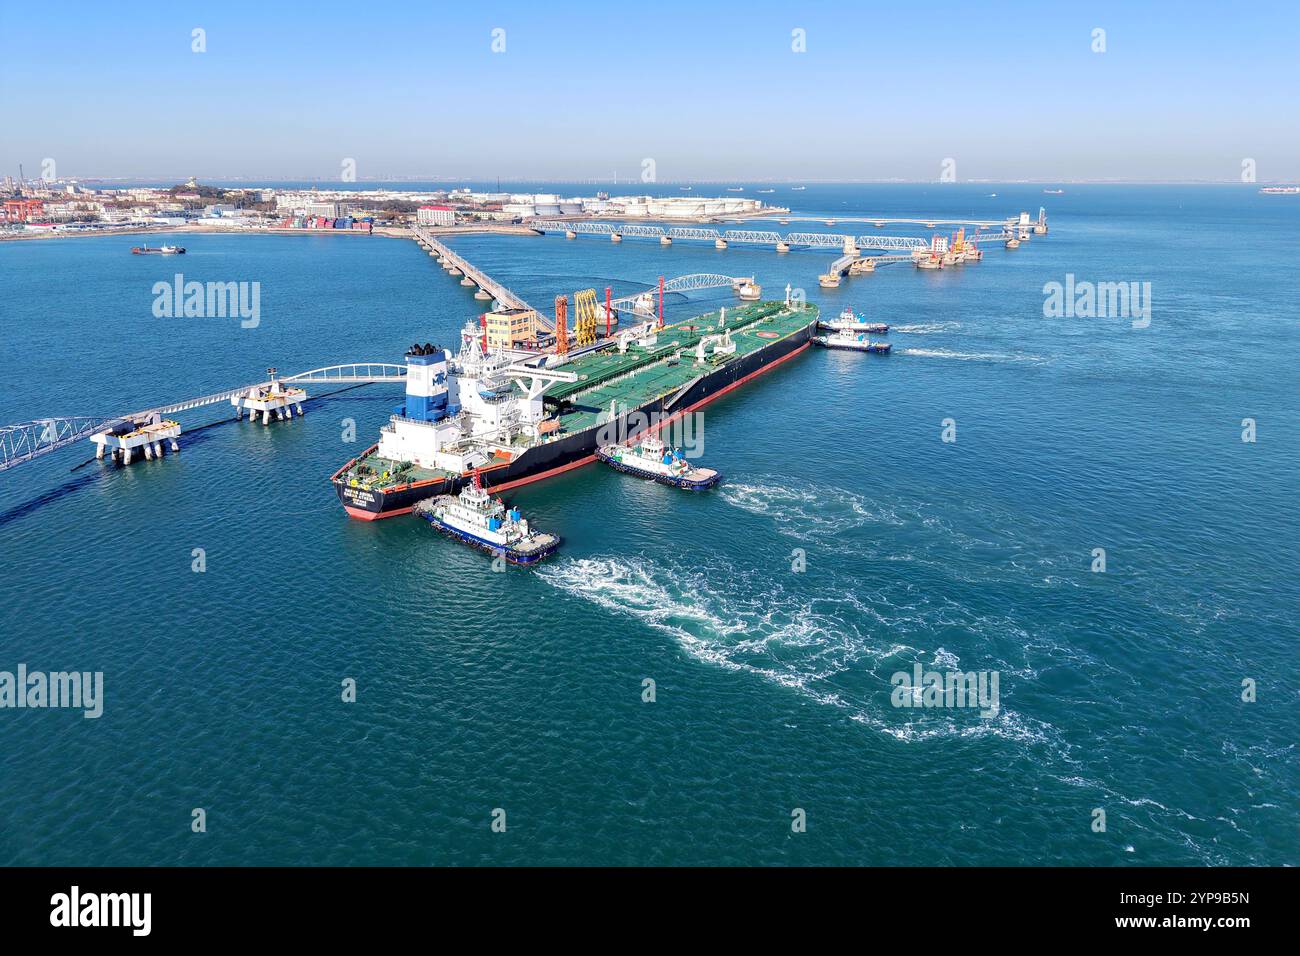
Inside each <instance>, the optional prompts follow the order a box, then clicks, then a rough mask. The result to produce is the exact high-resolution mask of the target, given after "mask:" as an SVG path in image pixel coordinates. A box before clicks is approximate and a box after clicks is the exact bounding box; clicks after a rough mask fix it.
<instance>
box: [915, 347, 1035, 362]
mask: <svg viewBox="0 0 1300 956" xmlns="http://www.w3.org/2000/svg"><path fill="white" fill-rule="evenodd" d="M898 352H899V354H901V355H915V356H919V357H921V358H944V359H956V360H958V361H961V362H1022V363H1026V364H1032V365H1041V364H1042V363H1044V362H1047V361H1050V360H1049V359H1047V358H1045V357H1044V356H1042V355H1025V354H1016V353H1012V352H954V351H953V350H952V349H899V350H898Z"/></svg>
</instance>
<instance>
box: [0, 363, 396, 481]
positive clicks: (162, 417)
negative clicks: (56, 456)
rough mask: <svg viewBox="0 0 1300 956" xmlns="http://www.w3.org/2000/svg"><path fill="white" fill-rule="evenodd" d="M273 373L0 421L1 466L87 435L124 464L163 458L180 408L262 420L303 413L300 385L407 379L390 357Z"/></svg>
mask: <svg viewBox="0 0 1300 956" xmlns="http://www.w3.org/2000/svg"><path fill="white" fill-rule="evenodd" d="M275 373H276V370H275V369H268V370H267V375H268V377H267V379H266V380H264V381H262V382H256V383H254V384H251V385H241V386H239V387H238V388H228V389H223V390H222V391H219V392H213V393H211V394H208V395H200V396H197V397H195V398H187V399H184V400H182V401H179V402H173V403H172V404H170V405H161V406H158V407H155V408H149V409H145V410H143V411H139V412H129V413H127V414H125V415H112V416H107V415H98V416H96V415H74V416H69V417H65V418H42V419H37V420H35V421H30V422H23V423H22V424H19V425H6V426H0V471H8V470H9V469H10V468H16V467H18V466H19V465H23V464H26V463H27V462H29V461H32V460H34V459H36V458H40V457H42V456H43V455H47V454H49V453H50V452H54V451H58V450H59V449H60V448H66V447H68V446H69V445H72V444H74V443H76V442H78V441H83V440H87V439H88V440H89V441H91V442H92V443H94V445H95V457H96V458H106V457H111V458H112V459H113V460H114V461H116V462H120V463H121V464H123V465H129V464H131V462H132V461H133V460H135V456H136V454H137V453H139V454H142V455H143V456H144V457H145V458H146V459H149V458H155V457H158V458H161V457H162V455H163V452H164V451H166V450H170V451H173V452H176V451H179V450H180V442H179V439H180V436H181V425H180V423H179V422H177V421H176V420H175V419H174V418H172V417H171V416H173V415H176V414H178V413H180V412H184V411H189V410H191V409H195V408H202V407H204V406H209V405H221V404H230V405H232V406H233V407H234V409H235V417H236V418H240V417H242V416H243V414H244V413H245V412H247V413H248V417H249V419H250V420H255V419H256V417H257V415H258V414H259V413H260V414H261V416H262V423H263V424H269V423H270V422H271V420H272V419H273V418H275V419H284V420H288V419H290V418H292V417H293V413H294V411H295V410H296V411H297V412H298V414H299V415H301V414H302V413H303V409H302V405H303V403H304V402H306V401H307V398H308V396H307V391H306V389H305V388H303V387H302V386H304V385H309V384H318V385H326V386H340V385H364V384H370V383H373V382H405V381H406V366H405V365H395V364H393V363H391V362H353V363H349V364H346V365H330V366H326V367H324V368H317V369H312V370H311V371H308V372H298V373H297V374H295V375H287V376H283V377H277V376H276V374H275Z"/></svg>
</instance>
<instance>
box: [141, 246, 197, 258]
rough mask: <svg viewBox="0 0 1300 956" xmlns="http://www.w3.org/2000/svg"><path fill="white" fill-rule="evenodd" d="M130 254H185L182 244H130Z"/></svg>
mask: <svg viewBox="0 0 1300 956" xmlns="http://www.w3.org/2000/svg"><path fill="white" fill-rule="evenodd" d="M131 255H133V256H183V255H185V247H184V246H148V245H145V246H132V247H131Z"/></svg>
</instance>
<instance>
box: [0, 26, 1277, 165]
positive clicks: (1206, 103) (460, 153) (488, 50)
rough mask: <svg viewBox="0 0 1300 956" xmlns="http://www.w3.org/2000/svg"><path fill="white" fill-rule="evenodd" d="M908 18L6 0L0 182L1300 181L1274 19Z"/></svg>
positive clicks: (1, 73) (0, 64) (1, 68)
mask: <svg viewBox="0 0 1300 956" xmlns="http://www.w3.org/2000/svg"><path fill="white" fill-rule="evenodd" d="M929 9H930V10H931V12H932V14H933V15H932V16H929V17H926V18H924V19H922V18H919V17H917V16H915V14H914V13H912V12H910V11H908V10H905V9H901V8H899V9H881V10H873V11H872V12H871V14H870V16H869V17H866V16H860V15H857V14H847V15H846V13H845V11H844V10H842V9H834V8H827V9H825V10H805V9H803V8H800V7H798V6H792V5H790V4H788V3H783V4H776V3H771V2H766V3H763V2H760V3H754V4H747V5H746V6H745V7H744V8H743V11H734V12H726V11H720V10H714V9H703V8H697V7H689V6H687V5H685V4H681V3H665V4H660V5H657V6H655V7H654V8H653V9H645V10H642V9H640V8H638V9H630V10H629V9H623V8H619V9H612V8H609V7H607V6H606V5H597V4H590V3H577V4H571V5H568V7H567V8H566V10H567V12H565V11H561V10H560V9H558V8H556V7H547V8H545V9H542V8H538V7H536V6H532V5H510V4H506V5H502V6H501V7H499V8H495V9H493V10H492V11H491V12H480V11H478V10H476V9H452V10H440V9H434V8H431V7H429V6H428V5H417V4H411V5H405V6H402V5H399V6H395V7H392V8H386V9H385V11H384V16H383V18H382V19H381V20H378V21H376V22H374V23H369V22H365V21H361V22H358V20H357V11H356V8H355V6H353V5H344V4H339V3H321V4H314V5H312V6H310V7H303V8H301V9H300V10H297V11H292V10H287V9H280V8H273V7H267V6H259V5H254V4H251V3H247V2H232V3H229V4H224V5H222V6H221V7H220V8H217V9H213V10H182V9H178V8H176V7H157V6H152V5H151V6H144V5H135V6H130V5H128V6H125V7H116V6H114V7H101V6H98V5H95V4H90V3H62V4H60V3H55V4H50V5H41V6H39V7H34V6H24V7H12V8H11V9H10V10H9V11H8V12H6V14H5V17H4V20H5V33H6V37H7V39H8V40H9V43H8V44H7V53H6V57H5V58H4V60H3V61H0V89H3V90H4V91H5V92H4V105H5V110H6V114H7V119H8V124H7V131H6V137H5V141H4V143H3V144H2V145H0V170H2V171H3V174H6V175H11V176H17V175H18V167H19V164H20V163H21V164H22V165H23V171H24V175H25V176H26V177H27V178H28V179H33V180H34V179H37V178H40V177H41V175H42V172H43V170H45V169H49V168H50V167H51V162H50V161H52V167H53V169H54V172H55V177H56V178H79V179H103V180H176V181H183V180H184V179H186V178H188V177H189V176H191V175H192V176H196V177H198V178H199V179H204V180H228V181H236V180H240V181H250V182H251V181H277V180H278V181H286V180H287V181H294V180H297V181H319V182H330V181H335V182H338V181H343V180H344V177H345V176H346V175H348V173H346V172H345V170H346V169H347V168H348V164H349V163H350V164H351V167H350V168H351V169H352V170H353V171H354V174H355V177H356V181H358V182H402V181H425V182H429V181H439V180H445V181H457V180H472V181H490V180H493V179H495V178H496V177H498V176H499V177H500V178H501V179H502V180H503V181H506V180H509V181H512V182H591V183H602V182H612V181H613V179H614V177H615V175H616V174H617V178H618V181H619V182H620V183H626V184H629V185H631V184H634V183H637V182H640V181H641V176H642V175H643V170H648V171H649V174H650V175H652V176H653V180H654V181H657V182H660V183H688V182H692V183H694V182H699V183H709V182H716V183H729V182H730V183H745V182H753V183H760V182H767V183H779V182H790V183H812V182H825V183H837V182H843V183H890V182H898V183H931V182H938V181H940V180H941V179H942V178H944V177H945V176H947V177H950V178H952V179H955V180H956V181H957V182H967V183H989V184H997V183H1016V182H1024V183H1034V184H1037V183H1075V184H1084V183H1111V184H1121V183H1169V184H1196V183H1207V184H1210V183H1232V182H1241V181H1243V179H1244V178H1245V177H1244V173H1243V171H1244V170H1245V168H1246V164H1249V168H1250V170H1251V173H1252V175H1251V177H1250V179H1249V180H1247V181H1258V182H1260V183H1270V182H1294V181H1296V180H1297V179H1300V130H1297V128H1296V124H1294V123H1289V122H1285V121H1284V119H1285V118H1286V117H1288V116H1291V117H1293V116H1295V115H1296V112H1297V110H1296V106H1297V103H1296V102H1295V101H1296V99H1297V96H1296V92H1295V83H1294V65H1295V56H1296V39H1297V36H1300V29H1297V28H1298V27H1300V10H1298V9H1297V8H1296V7H1294V6H1293V5H1288V4H1282V3H1263V4H1257V5H1252V6H1250V7H1249V8H1234V9H1232V10H1230V11H1225V10H1222V9H1220V8H1218V7H1217V6H1215V5H1213V4H1210V3H1191V4H1176V5H1175V4H1172V3H1170V4H1154V5H1151V6H1147V7H1140V8H1130V7H1128V6H1126V5H1123V4H1114V3H1100V4H1090V5H1089V8H1088V9H1087V10H1086V11H1084V10H1082V9H1080V10H1075V9H1054V8H1047V9H1042V8H1039V7H1037V6H1035V5H1032V4H1028V3H1006V4H999V5H996V6H979V7H976V6H971V5H969V4H952V5H943V4H940V5H938V6H936V7H933V8H929ZM1099 30H1100V31H1104V33H1101V34H1099V33H1098V31H1099ZM196 31H201V32H196Z"/></svg>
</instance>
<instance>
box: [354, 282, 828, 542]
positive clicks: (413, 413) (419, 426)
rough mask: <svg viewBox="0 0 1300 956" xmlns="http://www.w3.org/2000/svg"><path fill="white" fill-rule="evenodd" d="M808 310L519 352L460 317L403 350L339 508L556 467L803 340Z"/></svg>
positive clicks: (789, 308) (369, 510) (385, 511)
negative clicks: (455, 341)
mask: <svg viewBox="0 0 1300 956" xmlns="http://www.w3.org/2000/svg"><path fill="white" fill-rule="evenodd" d="M817 315H818V313H817V308H816V307H815V306H813V305H808V304H801V303H798V302H791V301H789V300H787V301H785V302H779V301H778V302H758V303H753V304H750V305H745V306H741V307H739V308H736V309H732V310H727V309H720V310H719V311H717V312H712V313H708V314H706V315H703V316H699V317H696V318H694V319H689V320H687V321H685V322H682V323H679V324H676V325H670V326H666V327H660V328H657V327H655V326H654V325H653V323H651V322H646V323H644V324H641V325H636V326H633V327H631V328H628V329H625V330H623V331H620V332H618V333H617V335H616V336H615V337H612V338H610V339H607V340H606V341H605V342H603V343H601V344H600V345H599V346H598V347H596V348H593V349H588V350H585V351H581V352H578V353H575V354H572V355H556V354H550V353H543V354H538V355H532V356H524V357H520V355H519V353H506V352H503V351H501V350H495V351H494V350H489V349H488V348H487V343H486V342H485V341H484V338H483V336H482V334H481V331H480V329H479V327H478V326H476V325H474V324H473V323H470V324H468V325H466V327H465V328H464V329H463V330H462V332H461V342H460V347H459V350H458V351H457V352H456V354H455V355H453V354H452V352H451V351H450V350H448V349H444V348H441V347H438V346H433V345H423V346H419V345H416V346H412V347H411V348H410V349H409V350H408V351H407V354H406V365H407V380H406V403H405V405H403V406H402V407H401V408H399V409H397V410H395V413H394V414H393V415H392V416H391V417H390V419H389V421H388V423H387V424H386V425H384V426H383V427H382V428H381V429H380V436H379V441H378V443H376V444H375V445H373V446H371V447H370V448H368V449H367V450H366V451H365V452H363V453H362V454H361V455H359V456H358V457H356V458H354V459H352V460H351V461H349V462H348V463H347V464H345V465H344V466H343V467H342V468H340V469H339V470H338V471H337V472H335V474H334V475H333V477H332V479H331V480H332V481H333V483H334V486H335V489H336V490H337V492H338V496H339V500H340V501H341V502H342V503H343V506H344V508H345V509H346V510H347V512H348V514H350V515H352V516H353V517H355V518H362V519H366V520H373V519H375V518H386V517H390V516H393V515H399V514H407V513H409V512H410V511H411V509H412V507H413V506H414V505H415V503H416V502H418V501H420V500H421V499H424V498H428V497H430V496H432V495H442V494H454V493H456V492H457V491H459V489H460V488H462V487H463V486H464V485H465V484H467V483H469V482H471V481H472V480H473V479H474V477H475V475H477V476H478V478H479V481H480V482H481V483H482V485H483V487H484V488H488V489H492V490H496V491H503V490H505V489H508V488H514V487H518V486H520V485H524V484H528V483H529V482H533V481H539V480H541V479H543V478H547V477H550V476H552V475H556V474H560V473H561V472H564V471H567V470H569V469H571V468H577V467H579V466H581V465H584V464H587V463H588V462H591V461H594V460H595V454H596V449H597V447H598V446H599V445H601V444H605V443H608V442H610V441H625V440H628V439H631V438H635V437H636V436H637V435H638V434H640V433H642V432H645V431H657V430H658V429H660V428H662V427H663V426H664V425H667V424H670V423H671V422H673V421H675V420H677V419H678V418H680V417H681V416H683V415H685V414H687V413H688V412H691V411H694V410H696V409H698V408H700V407H701V406H703V405H705V404H707V403H708V402H710V401H712V400H713V399H715V398H717V397H718V396H719V395H722V394H724V393H725V392H728V391H730V390H732V389H734V388H736V387H738V386H740V385H742V384H744V383H745V382H747V381H749V380H750V379H752V378H754V377H755V376H757V375H759V374H761V373H763V372H764V371H767V370H769V369H771V368H772V367H774V366H776V365H778V364H779V363H781V362H783V361H785V360H787V359H789V358H790V357H791V356H793V355H795V354H797V353H799V352H802V351H803V350H804V349H806V348H807V347H808V345H809V342H810V339H811V336H812V333H813V330H814V329H815V328H816V325H817ZM625 324H626V322H625Z"/></svg>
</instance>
